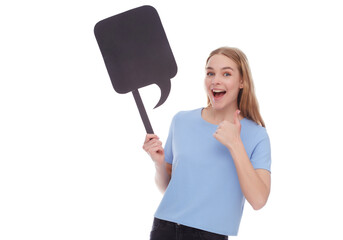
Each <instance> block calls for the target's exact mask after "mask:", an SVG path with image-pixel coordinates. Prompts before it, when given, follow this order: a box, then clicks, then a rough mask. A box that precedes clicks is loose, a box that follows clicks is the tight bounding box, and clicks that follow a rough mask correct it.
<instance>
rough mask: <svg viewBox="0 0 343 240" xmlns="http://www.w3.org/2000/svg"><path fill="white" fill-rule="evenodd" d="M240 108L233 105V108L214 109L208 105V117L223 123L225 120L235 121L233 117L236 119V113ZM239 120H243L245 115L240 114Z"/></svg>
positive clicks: (217, 122)
mask: <svg viewBox="0 0 343 240" xmlns="http://www.w3.org/2000/svg"><path fill="white" fill-rule="evenodd" d="M237 109H238V108H237V107H236V106H235V107H231V108H226V109H214V108H213V107H208V108H207V110H208V118H209V119H210V120H211V121H212V122H215V123H216V124H219V123H221V122H222V121H224V120H227V121H229V122H232V123H233V119H234V114H235V111H236V110H237ZM238 118H239V120H242V119H243V117H242V116H240V115H239V117H238Z"/></svg>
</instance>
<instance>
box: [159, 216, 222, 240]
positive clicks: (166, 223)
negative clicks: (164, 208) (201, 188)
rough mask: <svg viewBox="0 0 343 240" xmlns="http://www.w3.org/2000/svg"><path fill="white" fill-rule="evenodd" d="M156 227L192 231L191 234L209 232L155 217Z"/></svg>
mask: <svg viewBox="0 0 343 240" xmlns="http://www.w3.org/2000/svg"><path fill="white" fill-rule="evenodd" d="M154 225H164V226H170V227H173V228H182V229H183V230H184V231H191V232H194V231H200V232H207V231H205V230H202V229H198V228H193V227H189V226H186V225H182V224H179V223H175V222H170V221H166V220H163V219H159V218H156V217H154ZM207 233H209V234H213V235H217V236H221V237H228V236H226V235H221V234H218V233H212V232H207ZM226 239H227V238H226Z"/></svg>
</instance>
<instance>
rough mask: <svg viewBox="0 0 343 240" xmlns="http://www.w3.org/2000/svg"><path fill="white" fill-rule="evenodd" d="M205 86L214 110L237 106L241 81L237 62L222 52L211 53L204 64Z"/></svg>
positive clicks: (241, 86)
mask: <svg viewBox="0 0 343 240" xmlns="http://www.w3.org/2000/svg"><path fill="white" fill-rule="evenodd" d="M205 70H206V78H205V87H206V92H207V95H208V97H209V99H210V101H211V104H212V107H213V108H214V109H216V110H222V109H227V108H230V107H233V108H237V97H238V93H239V89H240V88H243V82H242V78H241V75H240V73H239V70H238V67H237V64H236V63H235V62H234V61H232V60H231V59H230V58H228V57H226V56H225V55H222V54H216V55H213V56H212V57H211V58H210V59H209V60H208V62H207V64H206V69H205Z"/></svg>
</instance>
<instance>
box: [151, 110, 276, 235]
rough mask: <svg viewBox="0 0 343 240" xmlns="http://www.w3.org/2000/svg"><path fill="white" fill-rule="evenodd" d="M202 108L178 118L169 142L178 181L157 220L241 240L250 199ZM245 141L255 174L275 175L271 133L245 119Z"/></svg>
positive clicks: (171, 185)
mask: <svg viewBox="0 0 343 240" xmlns="http://www.w3.org/2000/svg"><path fill="white" fill-rule="evenodd" d="M201 111H202V108H199V109H195V110H192V111H182V112H179V113H177V114H176V115H175V116H174V118H173V120H172V123H171V126H170V130H169V135H168V139H167V141H166V144H165V147H164V151H165V161H166V162H168V163H170V164H172V170H173V171H172V177H171V180H170V182H169V185H168V187H167V190H166V192H165V193H164V196H163V199H162V201H161V203H160V205H159V207H158V209H157V211H156V213H155V217H156V218H159V219H163V220H166V221H171V222H175V223H179V224H182V225H186V226H189V227H193V228H198V229H202V230H205V231H208V232H213V233H217V234H222V235H229V236H236V235H237V233H238V228H239V224H240V221H241V217H242V213H243V208H244V202H245V198H244V195H243V193H242V191H241V188H240V185H239V181H238V176H237V172H236V168H235V164H234V162H233V159H232V157H231V154H230V151H229V150H228V149H227V148H226V147H225V146H224V145H223V144H221V143H220V142H219V141H218V140H216V139H215V138H214V137H213V133H214V132H215V131H216V129H217V127H218V126H217V125H214V124H211V123H209V122H207V121H205V120H204V119H203V118H202V116H201ZM240 123H241V139H242V142H243V144H244V147H245V150H246V152H247V154H248V156H249V159H250V161H251V163H252V165H253V167H254V168H255V169H257V168H263V169H267V170H268V171H270V164H271V152H270V142H269V137H268V134H267V132H266V129H265V128H264V127H262V126H260V125H258V124H257V123H255V122H254V121H252V120H249V119H247V118H244V119H242V120H241V121H240Z"/></svg>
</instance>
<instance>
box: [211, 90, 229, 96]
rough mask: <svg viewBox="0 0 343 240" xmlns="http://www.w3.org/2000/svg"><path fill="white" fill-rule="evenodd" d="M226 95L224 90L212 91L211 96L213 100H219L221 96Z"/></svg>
mask: <svg viewBox="0 0 343 240" xmlns="http://www.w3.org/2000/svg"><path fill="white" fill-rule="evenodd" d="M225 93H226V91H224V90H212V94H213V96H214V97H215V98H220V97H222V96H224V95H225Z"/></svg>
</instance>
